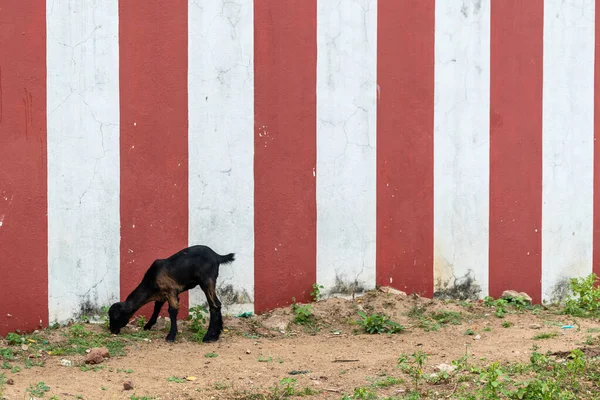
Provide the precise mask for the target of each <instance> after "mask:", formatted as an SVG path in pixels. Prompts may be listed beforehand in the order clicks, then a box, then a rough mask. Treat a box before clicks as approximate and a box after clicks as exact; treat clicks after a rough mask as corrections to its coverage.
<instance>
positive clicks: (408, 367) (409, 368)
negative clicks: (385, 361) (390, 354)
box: [398, 351, 427, 391]
mask: <svg viewBox="0 0 600 400" xmlns="http://www.w3.org/2000/svg"><path fill="white" fill-rule="evenodd" d="M425 360H427V354H426V353H424V352H422V351H417V352H414V353H413V354H412V355H411V356H406V355H401V356H400V357H398V368H400V369H401V370H402V372H404V373H405V374H408V375H409V376H410V377H411V378H412V379H413V383H414V385H415V391H419V382H421V381H422V380H423V378H424V376H425V375H424V374H423V366H424V364H425Z"/></svg>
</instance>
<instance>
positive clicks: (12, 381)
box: [6, 378, 15, 385]
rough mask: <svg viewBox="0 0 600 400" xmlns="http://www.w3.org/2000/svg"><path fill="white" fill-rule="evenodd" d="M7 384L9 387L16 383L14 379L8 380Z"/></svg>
mask: <svg viewBox="0 0 600 400" xmlns="http://www.w3.org/2000/svg"><path fill="white" fill-rule="evenodd" d="M6 384H7V385H14V384H15V381H14V380H13V379H12V378H8V379H7V380H6Z"/></svg>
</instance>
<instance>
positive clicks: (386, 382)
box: [371, 376, 404, 388]
mask: <svg viewBox="0 0 600 400" xmlns="http://www.w3.org/2000/svg"><path fill="white" fill-rule="evenodd" d="M402 383H404V379H402V378H396V377H394V376H386V377H385V378H383V379H379V380H376V381H374V382H373V383H372V384H371V386H373V387H376V388H386V387H390V386H395V385H400V384H402Z"/></svg>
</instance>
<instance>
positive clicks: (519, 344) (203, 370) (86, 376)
mask: <svg viewBox="0 0 600 400" xmlns="http://www.w3.org/2000/svg"><path fill="white" fill-rule="evenodd" d="M310 305H311V307H312V310H311V314H312V317H310V321H309V323H306V324H298V323H295V322H294V312H293V310H292V309H291V308H290V307H287V308H281V309H277V310H273V311H272V312H270V313H267V314H263V315H259V316H256V315H253V316H251V317H249V318H243V317H235V316H227V317H225V319H224V325H225V331H224V332H223V334H222V336H221V339H220V340H219V341H218V342H216V343H210V344H203V343H199V342H196V341H193V339H192V336H191V334H190V332H189V331H190V326H189V322H187V321H183V322H180V323H179V330H180V333H179V336H178V337H177V341H176V342H175V343H174V344H168V343H166V342H165V341H164V336H165V333H166V329H167V328H168V320H165V319H162V318H161V319H159V322H158V324H157V325H156V326H155V327H154V328H153V330H152V331H150V332H147V331H143V330H141V329H140V328H138V327H137V326H136V321H135V320H132V321H131V323H130V325H129V326H128V327H126V328H125V329H124V330H123V332H122V333H123V334H124V335H127V334H132V335H133V334H136V333H138V334H140V338H139V340H131V341H130V342H128V344H127V346H126V347H125V348H124V351H125V354H124V355H111V357H110V358H109V359H106V360H105V361H104V362H102V363H100V364H98V365H87V366H86V365H85V364H84V355H62V356H60V355H53V354H47V352H46V351H44V350H37V355H38V357H37V358H36V359H35V360H36V362H38V363H39V360H40V359H42V360H44V365H43V366H30V367H29V368H27V367H26V364H25V362H24V361H23V360H24V358H23V357H27V355H28V352H31V350H33V349H34V348H35V346H33V345H32V349H29V348H28V349H27V350H23V349H22V348H21V347H19V346H16V348H18V352H17V357H16V358H15V359H13V360H12V361H5V364H4V369H0V373H3V374H4V377H5V381H6V380H10V382H9V383H10V384H9V383H6V382H5V384H4V386H3V393H2V396H3V397H4V398H5V399H10V400H13V399H29V398H30V396H31V392H28V391H27V389H28V388H30V387H35V386H36V385H38V384H39V382H43V383H44V385H43V386H46V387H47V388H48V389H47V391H46V392H45V393H44V396H43V398H45V399H52V398H54V399H74V398H83V399H144V398H146V399H259V398H277V396H276V394H277V393H281V391H279V392H278V389H277V388H279V390H281V388H282V387H284V386H285V385H286V384H288V385H289V382H291V380H290V379H295V380H296V381H295V382H294V383H293V385H294V388H295V390H296V391H298V392H299V393H300V392H301V393H304V394H305V396H303V398H307V399H312V398H314V399H341V398H342V397H343V396H344V395H346V394H348V395H351V394H352V391H353V390H354V388H357V387H364V386H369V385H372V384H373V383H374V382H376V381H377V380H382V379H392V378H399V379H398V381H397V382H399V383H395V384H392V385H390V386H388V387H381V388H378V389H377V394H378V395H380V396H402V394H403V393H405V392H406V391H407V390H410V385H411V382H410V378H409V377H407V376H406V375H405V374H403V373H402V372H401V371H400V369H399V368H398V367H397V364H398V357H400V356H401V355H403V354H404V355H410V354H413V353H414V352H415V351H419V350H420V351H423V352H425V353H427V354H428V358H427V360H426V363H425V367H424V369H425V372H427V373H432V372H433V371H434V367H435V366H436V365H438V364H440V363H446V364H451V362H452V361H453V360H457V359H459V358H460V357H462V356H464V355H467V357H468V360H469V362H470V363H473V364H480V365H485V364H489V363H490V362H493V361H500V362H528V359H529V355H530V353H531V351H532V349H533V348H534V346H537V351H538V352H546V351H552V352H555V351H570V350H572V349H574V348H578V347H584V346H586V343H587V344H590V343H591V342H594V341H595V340H596V339H597V337H598V333H596V332H600V323H599V322H597V321H593V320H590V319H577V320H576V321H575V320H574V319H573V318H572V317H569V316H565V315H560V314H558V313H556V312H555V311H553V310H552V309H543V308H540V309H538V310H536V311H531V310H525V311H514V310H513V311H511V312H508V313H507V314H506V315H505V316H504V318H498V317H497V316H496V315H494V311H495V309H494V308H493V307H489V306H486V305H484V304H482V303H481V302H448V301H439V300H430V299H425V298H418V297H413V296H405V295H401V294H391V293H382V292H381V291H373V292H369V293H367V294H366V295H364V296H361V297H360V298H355V299H348V300H346V299H339V298H332V299H328V300H326V301H320V302H318V303H311V304H310ZM360 311H364V312H365V313H366V314H371V313H373V312H378V313H382V314H385V315H387V316H388V317H389V318H390V319H391V320H393V321H395V322H397V323H398V324H400V325H402V326H403V327H405V329H404V330H403V331H402V332H399V333H393V334H388V333H383V334H368V333H365V332H364V331H363V330H362V328H361V325H360V324H357V323H356V321H357V320H359V319H360V315H359V312H360ZM436 313H438V314H436ZM439 313H446V314H447V315H450V316H451V318H447V319H444V318H440V317H439V316H440V315H441V314H439ZM436 315H437V316H438V317H437V319H436V317H435V316H436ZM574 322H575V325H574V327H573V328H566V329H565V328H563V326H565V325H572V324H573V323H574ZM83 326H84V327H85V329H86V331H89V332H95V333H97V334H102V335H106V336H107V337H108V338H109V340H110V339H111V336H109V335H107V333H106V332H107V331H106V328H105V327H104V326H103V325H102V324H96V325H94V324H83ZM69 334H70V333H69V327H62V328H59V329H54V330H51V331H50V330H48V331H42V332H40V333H39V335H41V337H46V338H47V340H48V342H49V343H53V342H60V340H64V338H66V337H68V335H69ZM540 334H549V335H548V336H550V337H548V338H545V339H539V340H535V339H534V336H536V335H540ZM44 335H45V336H44ZM143 335H146V336H145V337H144V336H143ZM552 335H555V336H552ZM61 338H62V339H61ZM38 341H39V338H38ZM0 346H2V347H4V348H10V347H11V346H9V345H8V344H7V342H6V341H3V342H2V341H0ZM12 347H13V348H14V347H15V346H12ZM0 349H1V347H0ZM50 353H52V352H50ZM61 359H68V360H69V361H70V362H71V366H62V365H61ZM0 362H2V361H0ZM6 363H8V365H7V364H6ZM14 366H20V370H19V371H17V372H15V371H14ZM82 366H83V367H82ZM9 367H13V369H12V370H11V369H10V368H9ZM390 377H391V378H390ZM286 378H287V381H285V379H286ZM282 379H284V381H283V383H282ZM401 380H403V382H402V381H401ZM126 381H130V382H131V384H132V386H133V389H130V390H125V389H124V382H126ZM455 385H456V384H455V383H451V384H448V385H444V384H439V385H435V386H433V385H432V386H429V388H428V389H430V390H433V391H434V393H435V392H437V393H439V394H440V396H441V395H442V394H443V395H444V396H449V395H450V394H451V393H452V392H453V390H455V389H456V388H455V387H454V386H455ZM307 388H309V389H307ZM0 390H2V389H0ZM261 395H262V396H264V397H262V396H261ZM2 396H0V397H2ZM53 396H55V397H53ZM31 397H35V396H31ZM434 398H435V397H434ZM440 398H441V397H440Z"/></svg>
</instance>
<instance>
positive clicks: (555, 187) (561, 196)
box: [542, 0, 595, 300]
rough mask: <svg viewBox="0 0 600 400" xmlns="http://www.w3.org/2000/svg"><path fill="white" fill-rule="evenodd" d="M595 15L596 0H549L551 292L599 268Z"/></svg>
mask: <svg viewBox="0 0 600 400" xmlns="http://www.w3.org/2000/svg"><path fill="white" fill-rule="evenodd" d="M594 20H595V8H594V0H577V1H572V2H564V1H560V0H548V1H546V2H545V3H544V97H543V101H544V103H543V207H542V296H543V299H544V300H554V299H557V298H560V297H561V296H563V295H564V294H565V293H564V289H565V283H566V281H567V279H568V278H570V277H574V276H583V275H587V274H589V273H591V272H592V237H593V172H594V46H595V30H594V29H595V27H594Z"/></svg>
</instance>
